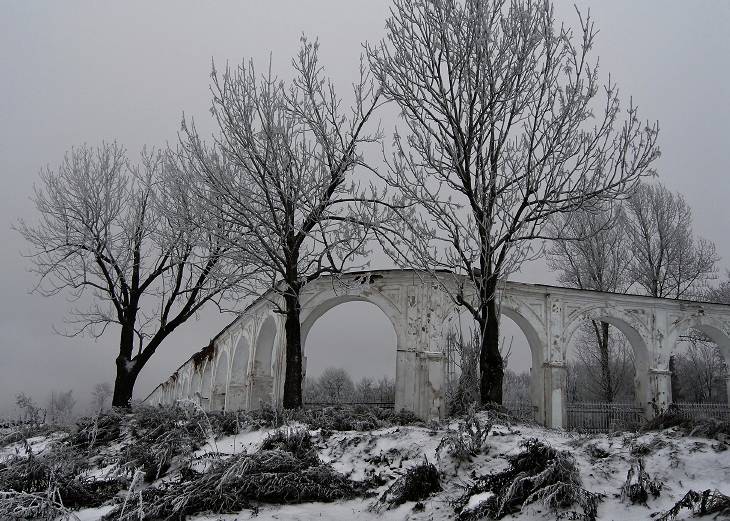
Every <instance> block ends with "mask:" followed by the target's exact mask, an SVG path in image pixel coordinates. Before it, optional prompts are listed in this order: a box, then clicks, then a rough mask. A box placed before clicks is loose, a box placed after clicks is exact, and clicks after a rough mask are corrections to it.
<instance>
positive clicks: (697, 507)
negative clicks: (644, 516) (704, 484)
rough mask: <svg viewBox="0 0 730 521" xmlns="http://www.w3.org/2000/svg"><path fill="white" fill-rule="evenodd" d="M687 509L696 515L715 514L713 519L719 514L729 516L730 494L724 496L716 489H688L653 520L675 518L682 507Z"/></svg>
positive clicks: (666, 520)
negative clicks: (696, 490) (670, 506)
mask: <svg viewBox="0 0 730 521" xmlns="http://www.w3.org/2000/svg"><path fill="white" fill-rule="evenodd" d="M685 508H686V509H688V510H690V511H691V512H692V515H694V516H696V517H700V516H706V515H710V514H715V519H718V518H719V517H720V516H723V519H724V518H725V516H730V496H726V495H725V494H722V493H721V492H719V491H717V490H710V489H707V490H705V491H703V492H695V491H694V490H690V491H689V492H687V493H686V494H685V495H684V497H683V498H682V499H680V500H679V501H677V503H675V504H674V506H673V507H672V508H670V509H669V510H667V511H666V512H664V513H662V514H661V515H659V516H658V517H656V518H655V521H671V520H673V519H676V518H677V516H678V515H679V512H680V511H681V510H682V509H685Z"/></svg>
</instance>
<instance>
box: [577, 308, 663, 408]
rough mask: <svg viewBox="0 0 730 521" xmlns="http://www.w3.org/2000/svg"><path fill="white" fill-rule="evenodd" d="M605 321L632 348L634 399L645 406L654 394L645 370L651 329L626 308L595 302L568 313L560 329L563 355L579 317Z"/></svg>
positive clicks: (649, 357) (650, 362) (646, 369)
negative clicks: (561, 330)
mask: <svg viewBox="0 0 730 521" xmlns="http://www.w3.org/2000/svg"><path fill="white" fill-rule="evenodd" d="M586 319H588V320H595V321H598V322H606V323H608V324H610V325H612V326H614V327H615V328H616V329H618V330H619V331H621V333H622V334H623V335H624V336H625V337H626V339H627V340H628V341H629V344H630V345H631V348H632V349H633V351H634V367H635V372H636V381H635V384H634V385H635V400H636V403H637V405H641V406H643V407H649V402H651V401H652V398H653V397H654V393H651V392H650V389H649V373H650V370H651V365H652V362H653V361H652V354H653V353H652V352H651V338H652V337H651V332H650V331H649V329H648V327H647V326H646V325H645V324H644V323H643V322H641V320H639V319H638V318H637V317H636V316H634V315H633V314H631V313H627V312H626V311H624V310H622V309H619V308H616V307H613V306H606V305H595V306H590V307H588V308H583V309H581V310H579V311H576V312H575V313H572V314H571V317H570V318H569V321H568V323H567V324H566V327H565V329H564V341H563V358H564V359H567V357H566V355H567V353H566V352H565V351H566V350H567V349H568V346H569V345H570V341H571V340H572V338H573V335H574V334H575V332H576V331H577V330H578V328H579V327H580V324H581V322H582V321H583V320H586Z"/></svg>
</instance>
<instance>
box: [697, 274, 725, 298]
mask: <svg viewBox="0 0 730 521" xmlns="http://www.w3.org/2000/svg"><path fill="white" fill-rule="evenodd" d="M725 276H726V277H727V279H728V280H724V281H722V282H720V284H718V285H717V286H716V287H712V288H708V289H707V291H706V292H705V293H704V295H703V297H702V298H703V300H707V301H708V302H717V303H718V304H730V272H728V273H726V275H725Z"/></svg>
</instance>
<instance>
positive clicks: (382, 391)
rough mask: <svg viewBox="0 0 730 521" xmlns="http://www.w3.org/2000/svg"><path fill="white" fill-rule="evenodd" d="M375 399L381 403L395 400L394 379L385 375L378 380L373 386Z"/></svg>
mask: <svg viewBox="0 0 730 521" xmlns="http://www.w3.org/2000/svg"><path fill="white" fill-rule="evenodd" d="M375 396H376V401H378V402H382V403H394V402H395V380H393V379H392V378H389V377H387V376H384V377H382V378H381V379H380V380H378V384H377V386H376V387H375Z"/></svg>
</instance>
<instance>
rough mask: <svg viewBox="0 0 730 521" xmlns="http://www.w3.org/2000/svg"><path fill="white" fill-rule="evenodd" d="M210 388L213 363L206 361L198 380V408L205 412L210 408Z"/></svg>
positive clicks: (211, 385)
mask: <svg viewBox="0 0 730 521" xmlns="http://www.w3.org/2000/svg"><path fill="white" fill-rule="evenodd" d="M212 387H213V363H212V360H206V362H205V367H203V370H202V376H201V380H200V406H201V407H202V408H203V409H204V410H206V411H207V410H208V409H209V408H210V394H211V391H212Z"/></svg>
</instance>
